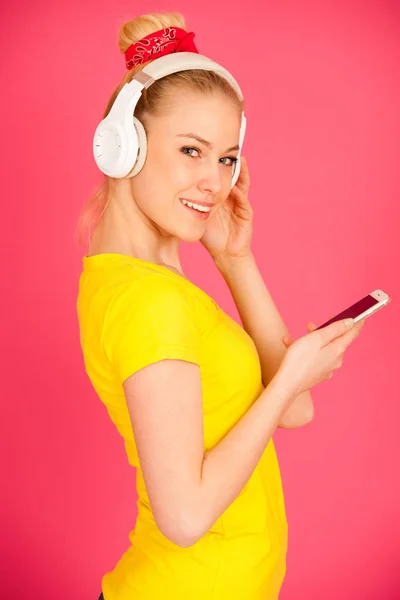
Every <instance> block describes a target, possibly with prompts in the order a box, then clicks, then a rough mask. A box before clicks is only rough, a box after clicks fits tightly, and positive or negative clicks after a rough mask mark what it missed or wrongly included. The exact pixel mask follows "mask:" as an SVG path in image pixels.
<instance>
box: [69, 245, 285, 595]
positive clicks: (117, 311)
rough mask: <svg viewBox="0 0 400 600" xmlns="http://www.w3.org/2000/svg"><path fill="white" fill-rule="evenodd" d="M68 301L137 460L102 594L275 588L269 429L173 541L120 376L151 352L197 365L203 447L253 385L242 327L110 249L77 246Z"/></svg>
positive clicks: (252, 396)
mask: <svg viewBox="0 0 400 600" xmlns="http://www.w3.org/2000/svg"><path fill="white" fill-rule="evenodd" d="M77 311H78V320H79V327H80V342H81V347H82V351H83V357H84V363H85V369H86V373H87V374H88V376H89V378H90V380H91V382H92V384H93V386H94V388H95V390H96V392H97V394H98V396H99V398H100V400H101V401H102V402H103V403H104V405H105V407H106V409H107V411H108V413H109V415H110V418H111V420H112V421H113V423H114V425H115V426H116V428H117V430H118V431H119V433H120V434H121V436H122V438H123V441H124V444H125V449H126V453H127V457H128V460H129V463H130V464H131V465H133V466H135V467H136V485H137V493H138V501H137V508H138V514H137V519H136V523H135V527H134V528H133V529H132V531H131V532H130V533H129V541H130V545H129V547H128V549H127V550H126V552H124V554H123V555H122V557H121V558H120V559H119V561H118V562H117V563H116V565H115V567H114V569H113V570H112V571H110V572H108V573H106V574H105V575H104V576H103V579H102V590H103V594H104V598H105V600H133V599H135V600H155V599H159V598H162V599H163V600H205V599H206V598H207V600H276V599H277V598H278V593H279V589H280V587H281V585H282V582H283V578H284V575H285V571H286V551H287V529H288V528H287V521H286V514H285V505H284V498H283V491H282V483H281V476H280V471H279V466H278V461H277V457H276V453H275V447H274V444H273V441H272V439H271V441H270V442H269V443H268V445H267V446H266V449H265V451H264V453H263V455H262V457H261V459H260V461H259V462H258V464H257V467H256V468H255V470H254V471H253V473H252V475H251V477H250V479H249V481H248V482H247V483H246V485H245V487H244V488H243V490H242V491H241V492H240V494H239V495H238V496H237V498H236V499H235V500H234V501H233V502H232V504H231V505H230V506H229V507H228V508H227V510H226V511H225V512H224V513H223V514H222V515H221V516H220V517H219V518H218V519H217V521H216V522H215V523H214V525H213V526H212V527H211V529H210V530H209V531H208V532H207V533H206V534H205V535H204V536H203V537H202V538H201V539H200V540H199V541H198V542H197V543H196V544H194V545H193V546H190V547H188V548H181V547H180V546H177V545H176V544H174V543H172V542H171V541H170V540H168V538H166V537H165V536H164V535H163V534H162V533H161V532H160V530H159V529H158V527H157V525H156V523H155V520H154V517H153V515H152V512H151V508H150V504H149V498H148V495H147V493H146V488H145V485H144V480H143V474H142V471H141V468H140V464H139V460H138V455H137V450H136V446H135V440H134V434H133V430H132V425H131V421H130V417H129V412H128V408H127V404H126V401H125V396H124V392H123V387H122V383H123V381H124V380H125V379H126V378H127V377H129V376H130V375H131V374H132V373H134V372H135V371H138V370H139V369H141V368H143V367H144V366H145V365H149V364H151V363H154V362H156V361H158V360H161V359H165V358H174V359H181V360H187V361H190V362H194V363H196V364H198V365H200V373H201V383H202V401H203V414H204V451H208V450H210V449H212V448H213V447H214V446H215V445H216V444H218V442H220V441H221V440H222V438H223V437H224V436H225V435H226V434H227V433H228V431H229V430H230V429H232V427H234V426H235V424H236V423H237V422H238V421H239V420H240V419H241V418H242V417H243V416H244V414H245V413H246V412H247V410H248V409H249V408H250V406H251V405H252V404H253V402H254V401H255V400H256V399H257V398H258V396H259V395H260V393H261V391H262V389H263V388H262V380H261V369H260V362H259V357H258V354H257V350H256V347H255V345H254V342H253V340H252V339H251V337H250V336H249V335H248V334H247V333H246V331H245V330H244V329H243V328H242V327H240V325H238V324H237V323H236V322H235V321H234V320H233V319H231V318H230V317H229V316H228V315H227V314H226V313H225V312H224V311H223V310H221V308H220V307H219V306H218V305H217V303H216V302H215V301H214V300H213V299H212V298H211V297H210V296H209V295H208V294H206V293H205V292H204V291H203V290H201V289H200V288H199V287H198V286H196V285H195V284H194V283H192V282H190V281H188V280H186V279H185V278H183V277H181V276H180V275H178V274H176V273H174V272H172V271H170V270H169V269H168V268H167V267H163V266H161V265H157V264H154V263H151V262H147V261H144V260H142V259H138V258H134V257H131V256H125V255H122V254H116V253H109V254H98V255H94V256H84V257H83V271H82V273H81V276H80V279H79V292H78V299H77Z"/></svg>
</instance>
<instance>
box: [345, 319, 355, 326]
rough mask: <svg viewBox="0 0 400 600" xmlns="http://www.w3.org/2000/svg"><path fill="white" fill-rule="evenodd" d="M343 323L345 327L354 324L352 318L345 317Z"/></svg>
mask: <svg viewBox="0 0 400 600" xmlns="http://www.w3.org/2000/svg"><path fill="white" fill-rule="evenodd" d="M344 323H345V325H346V327H352V326H353V325H354V319H346V320H345V322H344Z"/></svg>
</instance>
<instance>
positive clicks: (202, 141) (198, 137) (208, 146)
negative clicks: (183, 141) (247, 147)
mask: <svg viewBox="0 0 400 600" xmlns="http://www.w3.org/2000/svg"><path fill="white" fill-rule="evenodd" d="M176 137H190V138H193V139H194V140H197V141H198V142H200V144H204V146H207V148H210V150H212V149H213V147H214V146H213V144H212V143H211V142H207V140H205V139H204V138H202V137H200V136H199V135H196V134H195V133H179V134H178V135H177V136H176ZM233 150H239V146H238V145H236V146H232V148H229V149H228V150H226V152H233Z"/></svg>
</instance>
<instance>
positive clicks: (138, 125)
mask: <svg viewBox="0 0 400 600" xmlns="http://www.w3.org/2000/svg"><path fill="white" fill-rule="evenodd" d="M133 124H134V127H135V129H136V133H137V136H138V155H137V158H136V162H135V166H134V167H133V169H132V171H131V172H130V173H129V174H128V175H127V177H134V176H135V175H137V174H138V173H139V172H140V171H141V170H142V167H143V165H144V163H145V161H146V156H147V136H146V131H145V129H144V127H143V123H142V122H141V121H139V119H137V118H136V117H135V116H134V117H133Z"/></svg>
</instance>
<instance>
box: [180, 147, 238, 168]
mask: <svg viewBox="0 0 400 600" xmlns="http://www.w3.org/2000/svg"><path fill="white" fill-rule="evenodd" d="M192 150H194V151H195V152H198V153H200V150H199V149H198V148H195V147H194V146H183V148H181V152H183V154H186V156H191V157H192V158H199V157H198V156H193V154H190V152H191V151H192ZM225 160H230V161H231V162H230V163H229V164H228V163H226V162H223V163H222V164H223V165H226V166H227V167H233V165H234V164H235V163H237V161H238V160H239V159H238V158H237V157H236V156H224V158H220V161H225Z"/></svg>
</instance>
